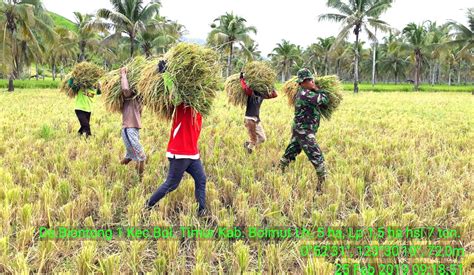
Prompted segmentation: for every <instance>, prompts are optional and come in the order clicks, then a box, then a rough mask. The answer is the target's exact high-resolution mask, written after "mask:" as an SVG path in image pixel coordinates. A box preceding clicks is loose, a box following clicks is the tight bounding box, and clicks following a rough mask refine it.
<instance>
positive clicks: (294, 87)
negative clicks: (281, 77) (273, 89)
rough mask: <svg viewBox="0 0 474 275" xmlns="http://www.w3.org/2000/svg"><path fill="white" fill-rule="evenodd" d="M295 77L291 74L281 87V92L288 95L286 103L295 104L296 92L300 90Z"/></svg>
mask: <svg viewBox="0 0 474 275" xmlns="http://www.w3.org/2000/svg"><path fill="white" fill-rule="evenodd" d="M297 79H298V78H297V77H296V76H293V77H292V78H290V80H288V81H287V82H285V83H284V84H283V86H282V87H281V90H282V92H283V93H284V94H285V95H286V96H287V97H288V105H290V106H295V100H296V94H297V93H298V91H299V90H300V85H298V83H296V80H297Z"/></svg>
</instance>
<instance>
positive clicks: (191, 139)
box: [145, 61, 206, 216]
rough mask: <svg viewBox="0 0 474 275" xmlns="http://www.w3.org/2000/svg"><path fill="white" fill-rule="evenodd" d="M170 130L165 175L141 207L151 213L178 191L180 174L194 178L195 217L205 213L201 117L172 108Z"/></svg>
mask: <svg viewBox="0 0 474 275" xmlns="http://www.w3.org/2000/svg"><path fill="white" fill-rule="evenodd" d="M158 67H159V69H158V70H159V72H160V73H164V72H165V70H167V66H166V63H165V62H164V61H161V62H160V63H159V64H158ZM172 121H173V124H172V127H171V132H170V139H169V142H168V149H167V152H166V157H167V158H168V160H169V162H170V168H169V171H168V176H167V178H166V180H165V182H164V183H163V184H162V185H160V186H159V187H158V189H157V190H156V191H155V193H153V195H152V196H151V197H150V199H149V200H148V201H147V203H146V205H145V208H146V210H151V209H152V207H153V206H154V205H155V204H156V203H158V202H159V201H160V200H161V199H162V198H163V197H164V196H165V195H166V194H168V193H170V192H172V191H174V190H176V188H178V186H179V184H180V182H181V179H182V178H183V175H184V172H187V173H188V174H190V175H191V176H192V177H193V179H194V184H195V191H194V195H195V198H196V200H197V202H198V205H199V206H198V212H197V214H198V216H203V215H205V213H206V174H205V172H204V167H203V165H202V163H201V159H200V153H199V149H198V140H199V136H200V134H201V127H202V115H201V113H199V112H198V111H197V110H196V109H195V108H193V107H191V106H189V105H187V104H186V103H181V104H180V105H178V106H177V107H175V109H174V113H173V116H172Z"/></svg>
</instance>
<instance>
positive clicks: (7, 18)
mask: <svg viewBox="0 0 474 275" xmlns="http://www.w3.org/2000/svg"><path fill="white" fill-rule="evenodd" d="M41 8H42V5H41V1H39V0H25V1H19V0H18V1H13V0H3V1H2V2H0V27H1V29H2V30H4V31H3V32H4V34H3V41H2V43H3V45H2V50H3V53H2V55H3V60H8V61H9V62H8V63H9V64H8V65H7V64H4V66H2V67H3V70H6V71H7V74H8V91H10V92H13V91H14V89H15V87H14V83H13V81H14V79H16V78H18V77H19V74H20V71H21V68H22V61H21V58H22V57H23V56H25V55H24V54H23V53H24V52H25V51H27V50H28V48H33V49H30V51H31V52H34V53H35V55H36V56H39V55H40V53H41V47H40V43H39V42H38V38H39V37H40V36H41V37H44V39H45V40H54V39H55V33H54V31H53V30H52V29H51V27H50V26H49V25H48V22H46V21H45V18H47V17H46V15H44V14H43V13H42V12H40V11H42V10H40V9H41ZM36 9H38V10H36ZM5 56H9V57H8V58H5ZM38 58H39V57H38Z"/></svg>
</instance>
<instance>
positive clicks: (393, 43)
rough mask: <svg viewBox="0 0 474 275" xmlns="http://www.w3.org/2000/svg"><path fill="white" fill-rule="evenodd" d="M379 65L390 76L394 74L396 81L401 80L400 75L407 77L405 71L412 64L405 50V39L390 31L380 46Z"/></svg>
mask: <svg viewBox="0 0 474 275" xmlns="http://www.w3.org/2000/svg"><path fill="white" fill-rule="evenodd" d="M379 53H380V59H379V66H380V70H381V71H382V72H385V74H387V76H388V77H390V75H393V79H392V80H395V83H396V84H398V83H399V82H400V77H405V72H406V70H407V68H408V66H409V65H410V61H409V60H408V57H407V54H406V52H405V51H404V50H403V41H402V40H401V39H400V38H398V37H396V36H395V35H393V34H392V33H390V35H389V36H388V37H385V38H384V44H382V45H381V46H380V51H379Z"/></svg>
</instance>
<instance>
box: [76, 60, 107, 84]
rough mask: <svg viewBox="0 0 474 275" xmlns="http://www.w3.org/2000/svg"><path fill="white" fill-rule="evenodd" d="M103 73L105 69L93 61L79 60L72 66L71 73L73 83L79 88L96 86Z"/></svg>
mask: <svg viewBox="0 0 474 275" xmlns="http://www.w3.org/2000/svg"><path fill="white" fill-rule="evenodd" d="M104 73H105V71H104V70H103V69H102V68H101V67H99V66H97V65H95V64H93V63H89V62H81V63H79V64H77V65H76V66H74V69H73V70H72V72H71V75H72V77H73V78H74V83H76V84H78V85H79V86H80V87H81V88H84V89H90V88H94V87H96V86H97V83H98V81H99V79H100V78H101V77H102V76H103V75H104Z"/></svg>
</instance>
